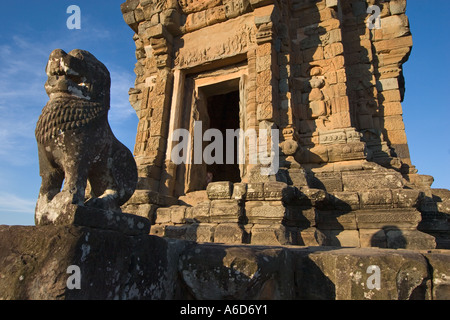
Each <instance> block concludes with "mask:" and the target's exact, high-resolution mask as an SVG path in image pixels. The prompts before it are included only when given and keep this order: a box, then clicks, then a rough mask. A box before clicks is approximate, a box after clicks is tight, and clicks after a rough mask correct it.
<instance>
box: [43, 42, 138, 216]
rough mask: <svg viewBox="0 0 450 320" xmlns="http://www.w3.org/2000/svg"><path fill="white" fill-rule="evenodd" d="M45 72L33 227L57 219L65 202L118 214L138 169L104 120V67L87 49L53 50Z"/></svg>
mask: <svg viewBox="0 0 450 320" xmlns="http://www.w3.org/2000/svg"><path fill="white" fill-rule="evenodd" d="M46 73H47V75H48V80H47V82H46V83H45V90H46V92H47V94H48V96H49V98H50V100H49V101H48V103H47V104H46V106H45V107H44V108H43V110H42V114H41V115H40V117H39V120H38V121H37V126H36V132H35V133H36V140H37V144H38V155H39V167H40V168H39V169H40V175H41V177H42V185H41V188H40V192H39V197H38V201H37V204H36V212H35V221H36V225H43V224H59V223H61V221H58V220H61V219H63V217H60V216H61V215H62V212H64V207H65V206H67V205H78V206H86V207H95V208H99V209H104V210H109V211H114V212H120V206H121V205H123V204H124V203H125V202H126V201H128V199H129V198H130V197H131V196H132V194H133V193H134V191H135V188H136V183H137V168H136V162H135V160H134V158H133V155H132V153H131V152H130V151H129V150H128V149H127V148H126V147H125V146H124V145H123V144H122V143H120V142H119V141H118V140H117V139H116V138H115V136H114V134H113V133H112V131H111V128H110V126H109V123H108V110H109V106H110V101H109V100H110V85H111V80H110V75H109V71H108V69H107V68H106V67H105V66H104V65H103V64H102V63H101V62H100V61H98V60H97V59H96V58H95V57H94V56H93V55H92V54H91V53H89V52H87V51H83V50H78V49H77V50H73V51H71V52H69V53H66V52H64V51H63V50H60V49H57V50H54V51H53V52H52V53H51V55H50V58H49V61H48V63H47V66H46ZM63 182H64V184H63ZM63 185H64V186H63ZM88 186H89V188H87V187H88ZM61 188H62V189H61ZM87 189H88V190H89V189H90V190H89V191H86V190H87Z"/></svg>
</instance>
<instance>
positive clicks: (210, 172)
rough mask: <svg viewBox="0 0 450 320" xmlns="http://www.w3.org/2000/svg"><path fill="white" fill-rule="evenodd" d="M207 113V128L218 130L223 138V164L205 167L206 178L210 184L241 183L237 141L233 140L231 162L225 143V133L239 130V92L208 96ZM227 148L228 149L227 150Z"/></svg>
mask: <svg viewBox="0 0 450 320" xmlns="http://www.w3.org/2000/svg"><path fill="white" fill-rule="evenodd" d="M207 112H208V117H209V128H210V129H218V130H219V131H220V132H221V133H222V137H223V150H222V151H223V163H214V164H211V165H207V167H206V171H207V178H208V179H210V180H211V181H210V182H216V181H231V182H233V183H234V182H241V173H240V170H239V159H238V148H239V141H238V139H237V138H234V141H233V143H232V144H233V156H232V161H230V160H231V157H230V154H229V151H230V149H229V148H231V146H228V144H229V143H230V141H227V139H226V137H227V134H226V131H227V130H228V129H231V130H233V131H235V130H237V129H239V124H240V121H239V91H232V92H229V93H226V94H219V95H213V96H209V97H208V98H207ZM227 147H228V149H227Z"/></svg>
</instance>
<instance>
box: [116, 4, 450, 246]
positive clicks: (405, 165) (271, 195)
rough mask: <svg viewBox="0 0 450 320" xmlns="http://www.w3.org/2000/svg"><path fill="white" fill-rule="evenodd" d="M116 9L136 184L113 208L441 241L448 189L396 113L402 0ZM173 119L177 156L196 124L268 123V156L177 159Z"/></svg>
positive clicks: (249, 230) (160, 229)
mask: <svg viewBox="0 0 450 320" xmlns="http://www.w3.org/2000/svg"><path fill="white" fill-rule="evenodd" d="M371 5H375V6H377V8H379V9H380V14H379V16H377V17H378V18H379V19H380V20H379V21H380V22H381V25H380V26H376V27H374V28H369V26H368V19H370V18H373V14H371V13H367V12H368V11H367V8H368V7H369V6H371ZM121 9H122V12H123V16H124V19H125V22H126V23H127V24H128V25H129V26H130V27H131V28H132V29H133V30H134V31H135V35H134V38H133V39H134V41H135V44H136V58H137V63H136V68H135V73H136V82H135V87H134V88H132V89H131V90H130V92H129V94H130V102H131V104H132V106H133V108H134V109H135V110H136V112H137V115H138V117H139V125H138V129H137V137H136V145H135V150H134V154H135V157H136V161H137V165H138V172H139V182H138V188H137V189H138V190H136V192H135V194H134V196H133V197H132V198H131V200H130V201H129V202H128V203H127V204H126V210H127V212H132V213H135V214H138V215H142V216H146V217H149V218H150V219H151V220H152V221H153V223H154V225H153V226H152V231H151V232H152V234H157V235H161V236H167V237H173V238H181V239H189V240H195V241H201V242H202V241H204V242H221V243H251V244H267V245H269V244H275V245H278V244H294V245H311V246H317V245H332V246H351V247H371V246H374V247H390V248H420V249H425V248H434V247H436V246H437V247H438V248H439V247H448V246H449V240H448V238H449V224H448V221H447V215H446V214H449V213H450V212H448V210H449V209H448V207H449V205H448V204H449V203H450V202H449V199H450V194H449V193H450V192H449V191H448V190H435V189H431V184H432V181H433V178H432V177H429V176H423V175H419V174H418V173H417V170H416V169H415V167H414V166H413V164H412V163H411V160H410V154H409V150H408V143H407V139H406V135H405V126H404V123H403V118H402V113H403V111H402V105H401V102H402V100H403V97H404V93H405V82H404V79H403V75H402V65H403V63H404V62H406V61H407V59H408V56H409V54H410V51H411V47H412V35H411V33H410V30H409V23H408V18H407V17H406V15H405V10H406V0H391V1H389V0H385V1H381V0H380V1H377V0H178V1H177V0H127V1H126V2H125V3H123V4H122V6H121ZM200 121H201V123H202V127H201V128H200V129H198V127H196V125H197V124H198V123H199V122H200ZM177 129H185V130H186V131H187V132H189V133H190V134H191V135H190V137H192V138H191V141H189V146H190V148H189V149H188V150H187V153H188V154H185V155H184V156H185V157H186V158H187V159H191V160H192V159H194V158H195V157H196V156H195V154H194V149H195V148H194V147H193V145H194V144H195V141H194V140H195V139H196V138H194V136H195V132H196V130H200V131H201V133H202V134H203V133H204V132H205V131H206V130H207V129H217V130H219V131H220V132H222V133H225V131H226V130H227V129H233V130H236V129H241V130H242V131H245V132H247V131H248V130H255V131H256V132H260V131H259V130H261V129H274V130H278V132H279V145H278V146H277V147H279V150H278V151H279V156H278V158H277V159H276V160H277V163H279V168H278V170H277V172H276V173H274V174H269V175H262V174H261V168H262V167H264V166H265V165H264V164H258V163H256V164H255V163H250V162H249V161H246V162H245V163H236V164H214V165H209V164H206V163H203V162H200V163H199V162H195V161H190V162H189V161H188V162H186V163H181V164H176V163H174V161H173V159H172V158H171V152H172V150H173V148H174V147H175V146H176V145H177V144H178V143H179V140H177V139H175V138H176V137H174V132H175V131H176V130H177ZM269 131H270V130H269ZM269 138H270V137H269ZM268 140H269V141H268V144H269V145H270V139H268ZM180 143H181V142H180ZM200 143H201V144H202V141H200ZM197 147H198V145H197ZM200 147H201V148H204V147H205V143H204V142H203V144H202V145H201V146H200ZM268 149H269V151H270V146H269V148H268ZM258 152H259V153H261V151H258V150H254V149H252V148H246V153H245V155H244V156H245V157H244V158H245V159H246V160H248V159H249V158H250V157H251V156H252V154H254V153H258Z"/></svg>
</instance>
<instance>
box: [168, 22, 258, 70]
mask: <svg viewBox="0 0 450 320" xmlns="http://www.w3.org/2000/svg"><path fill="white" fill-rule="evenodd" d="M220 38H221V37H220V36H218V37H216V39H220ZM254 43H256V40H255V30H254V28H252V27H250V26H249V25H245V24H244V25H242V26H241V27H240V28H239V29H238V32H237V33H235V34H234V35H232V36H229V37H228V38H226V39H225V40H224V41H221V42H217V41H210V42H206V43H203V46H198V47H195V48H190V49H185V48H180V49H179V50H178V51H177V53H176V58H175V61H174V65H175V67H178V68H188V67H192V66H196V65H199V64H202V63H205V62H211V61H214V60H219V59H223V58H226V57H230V56H234V55H238V54H242V53H245V52H247V51H248V48H249V47H250V46H251V45H252V44H254Z"/></svg>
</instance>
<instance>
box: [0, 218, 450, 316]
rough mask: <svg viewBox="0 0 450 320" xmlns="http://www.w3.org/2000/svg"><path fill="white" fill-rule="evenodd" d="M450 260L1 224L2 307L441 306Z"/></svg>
mask: <svg viewBox="0 0 450 320" xmlns="http://www.w3.org/2000/svg"><path fill="white" fill-rule="evenodd" d="M449 262H450V255H449V253H448V252H447V251H439V250H430V251H423V252H421V251H411V250H390V249H374V248H365V249H349V248H348V249H342V248H340V249H339V248H333V247H330V248H323V247H322V248H318V247H281V246H278V247H277V246H274V247H270V246H245V245H235V246H233V245H221V244H199V243H195V242H190V241H183V240H169V239H163V238H160V237H155V236H148V235H141V236H127V235H124V234H123V233H119V232H115V231H107V230H100V229H92V228H86V227H76V226H67V227H55V226H41V227H14V226H0V299H25V300H27V299H33V300H35V299H36V300H41V299H48V300H60V299H66V300H74V299H75V300H78V299H95V300H112V299H121V300H129V299H142V300H143V299H152V300H173V299H181V300H187V299H198V300H209V299H217V300H224V299H232V300H251V299H272V300H292V299H300V300H303V299H308V300H310V299H315V300H334V299H338V300H366V299H372V300H397V299H398V300H405V299H418V300H424V299H428V300H429V299H435V300H438V299H449V298H450V283H449V275H450V269H449V265H450V264H449ZM70 266H78V267H79V270H80V276H81V277H80V289H76V288H74V289H69V288H68V286H67V283H68V282H69V283H73V282H72V281H73V278H71V277H72V276H73V275H74V273H73V271H69V272H68V268H69V267H70ZM372 266H373V267H372ZM373 268H375V269H376V270H377V272H378V275H379V278H378V279H375V278H373V277H372V278H371V276H373V275H374V271H373V270H372V269H373ZM375 269H374V270H375ZM70 270H72V269H70ZM166 311H167V312H169V313H171V312H179V310H173V308H172V309H171V310H166Z"/></svg>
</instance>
